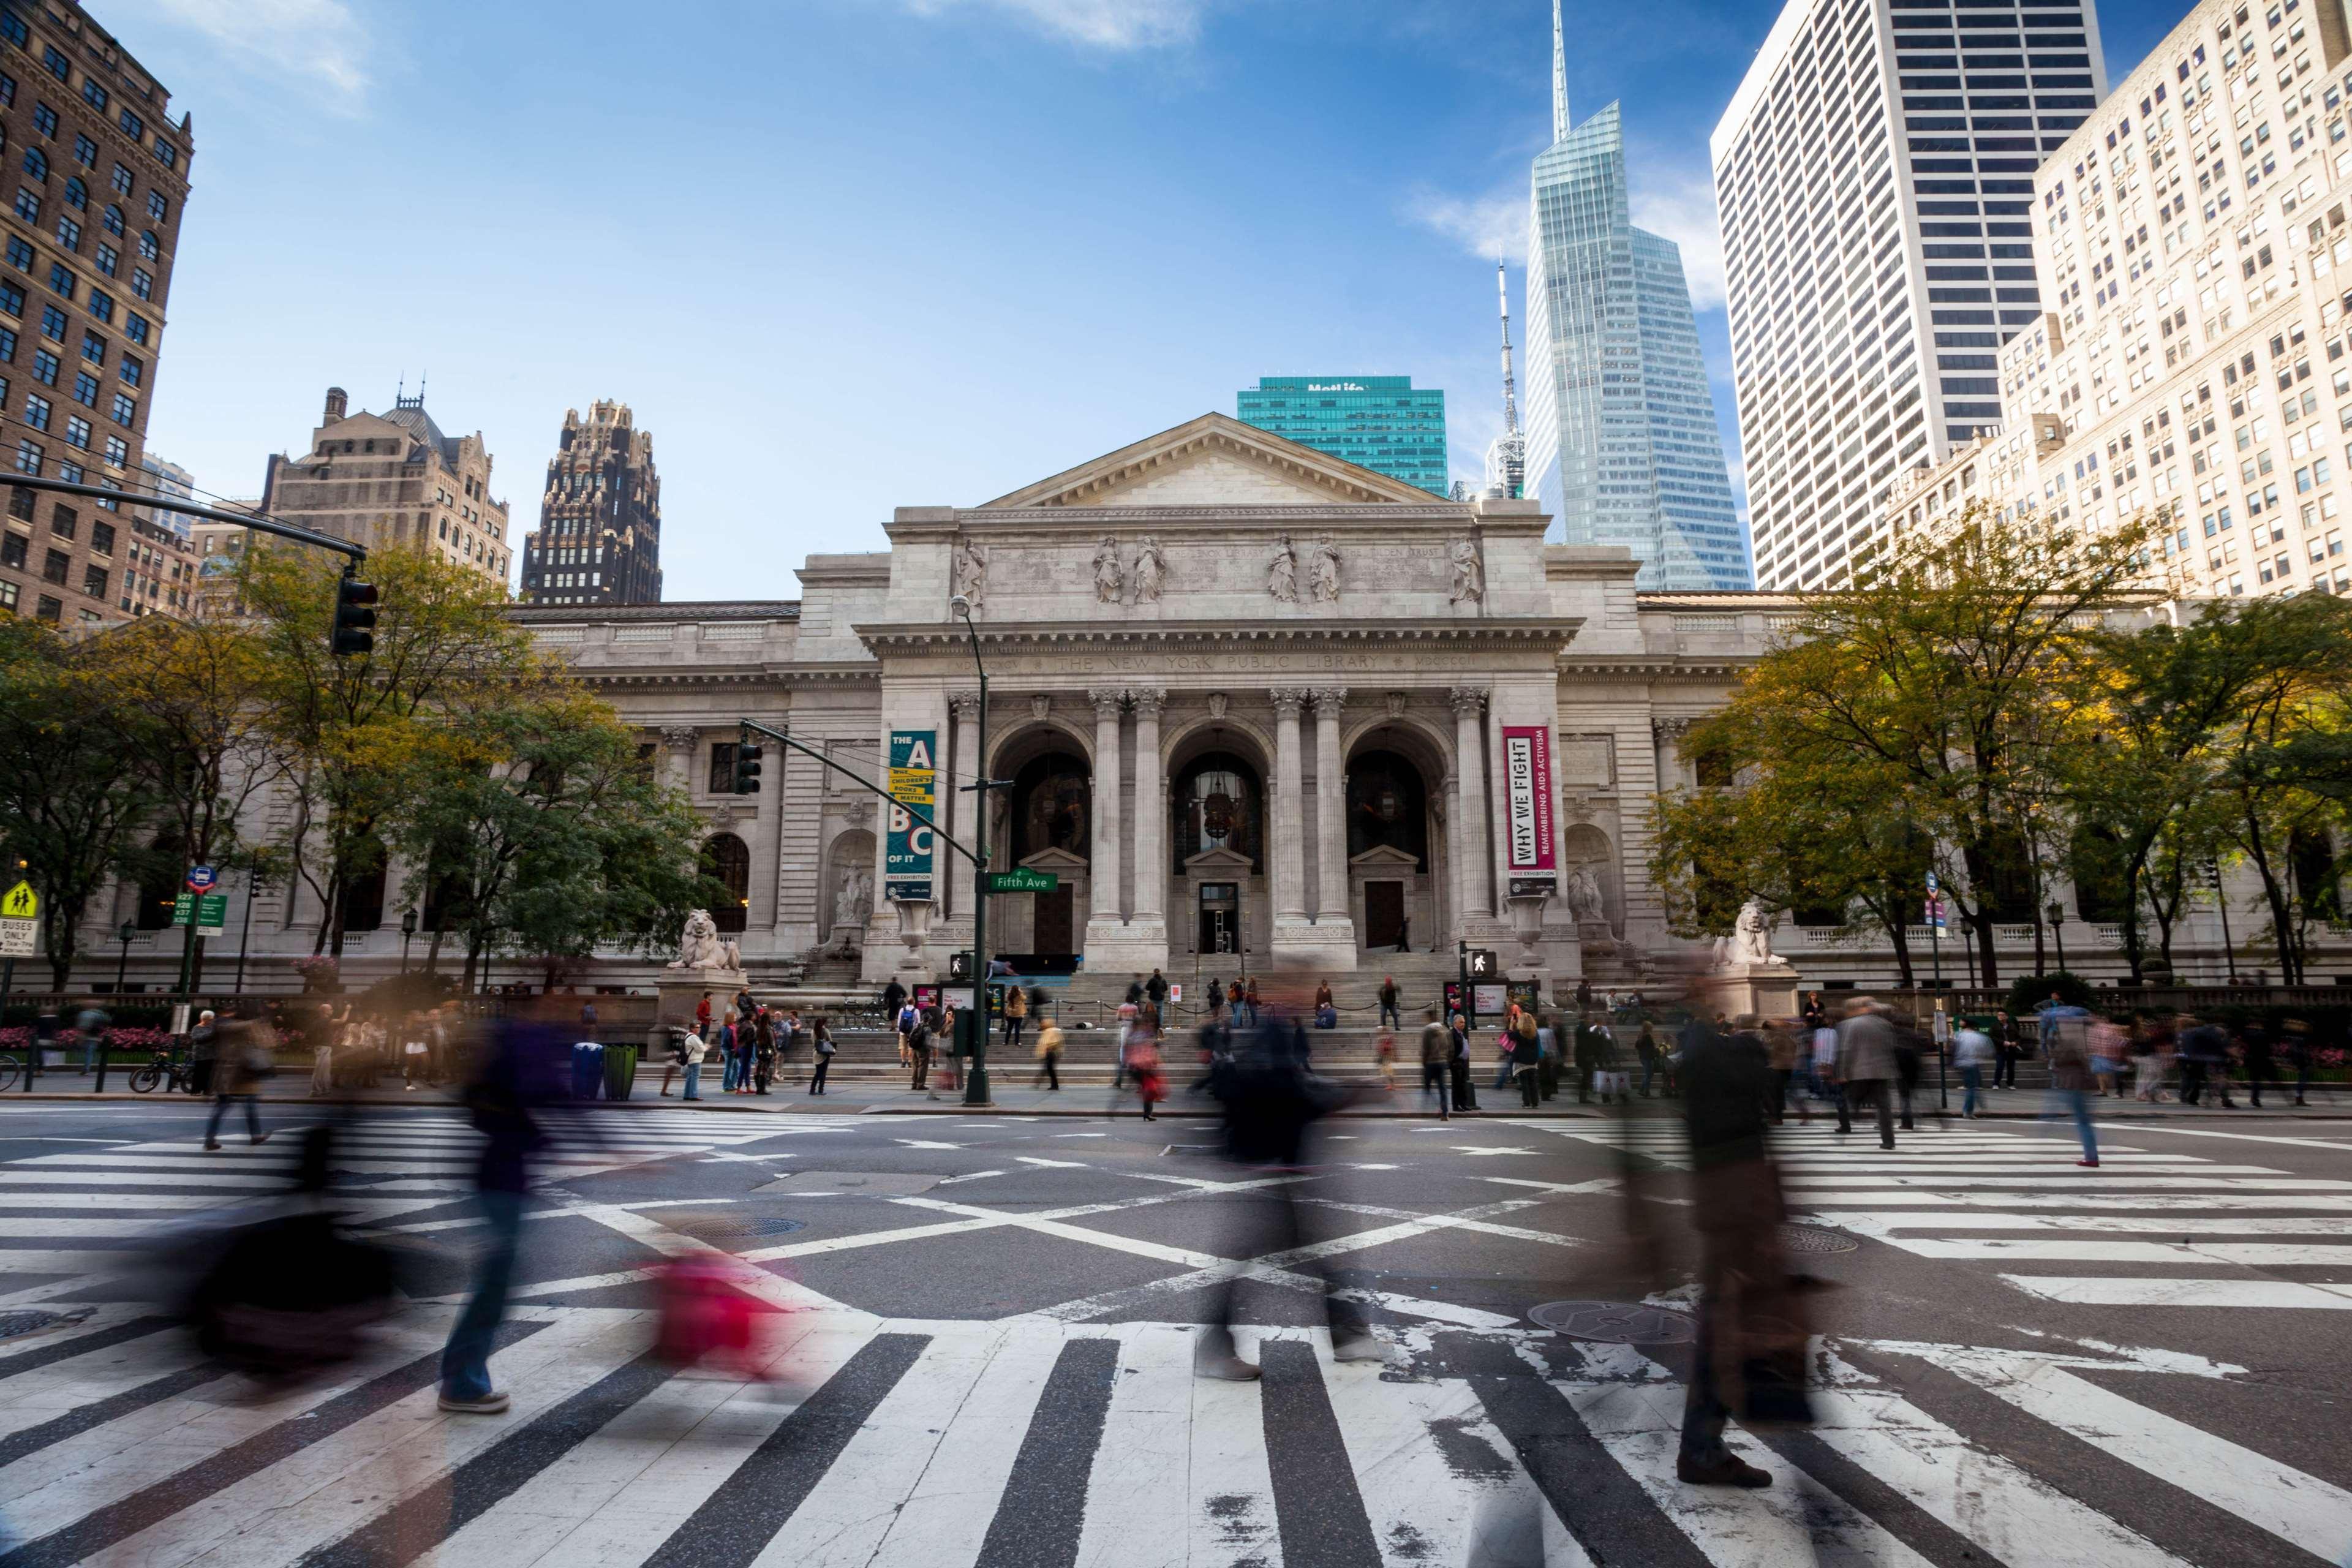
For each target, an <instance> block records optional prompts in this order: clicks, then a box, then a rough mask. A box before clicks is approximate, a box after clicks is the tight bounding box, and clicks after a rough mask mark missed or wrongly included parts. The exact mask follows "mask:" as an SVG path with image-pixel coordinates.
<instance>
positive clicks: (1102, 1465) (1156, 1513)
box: [1076, 1325, 1265, 1568]
mask: <svg viewBox="0 0 2352 1568" xmlns="http://www.w3.org/2000/svg"><path fill="white" fill-rule="evenodd" d="M1194 1339H1195V1336H1194V1333H1193V1331H1191V1330H1189V1329H1180V1328H1173V1327H1169V1326H1164V1325H1153V1326H1151V1327H1149V1328H1146V1329H1144V1330H1142V1331H1140V1332H1138V1333H1135V1334H1133V1335H1130V1336H1127V1337H1125V1338H1123V1339H1122V1342H1121V1343H1120V1346H1119V1357H1118V1367H1119V1371H1118V1381H1117V1382H1116V1383H1115V1384H1112V1386H1111V1395H1110V1408H1109V1410H1108V1413H1107V1414H1106V1415H1105V1416H1104V1420H1103V1433H1102V1441H1101V1443H1100V1444H1099V1445H1098V1446H1097V1448H1096V1450H1095V1455H1096V1457H1095V1463H1094V1469H1093V1473H1092V1476H1091V1478H1090V1479H1089V1480H1088V1483H1087V1511H1086V1518H1085V1520H1084V1521H1082V1523H1081V1525H1080V1527H1079V1532H1078V1553H1077V1564H1076V1568H1186V1559H1187V1558H1188V1557H1189V1556H1190V1552H1189V1550H1188V1548H1189V1545H1190V1542H1191V1537H1192V1495H1191V1493H1192V1489H1191V1487H1190V1486H1189V1485H1188V1484H1187V1478H1188V1474H1189V1470H1190V1460H1191V1450H1192V1440H1191V1434H1190V1433H1188V1432H1187V1431H1186V1430H1185V1426H1186V1425H1187V1423H1186V1416H1187V1415H1189V1414H1190V1412H1191V1410H1192V1382H1193V1379H1192V1348H1193V1343H1194ZM1233 1440H1234V1442H1236V1443H1238V1444H1252V1443H1255V1444H1261V1445H1262V1444H1263V1443H1264V1442H1265V1433H1264V1429H1263V1428H1260V1430H1259V1431H1258V1432H1256V1433H1249V1432H1237V1433H1235V1434H1234V1438H1233Z"/></svg>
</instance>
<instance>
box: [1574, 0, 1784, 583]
mask: <svg viewBox="0 0 2352 1568" xmlns="http://www.w3.org/2000/svg"><path fill="white" fill-rule="evenodd" d="M1531 184H1532V189H1531V193H1530V199H1529V203H1528V310H1527V321H1528V436H1527V443H1528V457H1527V476H1528V477H1527V487H1528V488H1527V493H1528V495H1529V496H1530V497H1533V498H1534V499H1536V500H1540V501H1542V502H1543V503H1544V504H1545V505H1546V506H1548V507H1549V508H1550V509H1551V513H1552V517H1553V519H1554V521H1555V524H1556V527H1557V530H1558V533H1557V537H1559V538H1560V539H1562V540H1564V541H1565V542H1568V543H1570V544H1618V545H1623V546H1625V547H1626V548H1628V549H1630V550H1632V551H1633V556H1634V559H1635V560H1637V561H1639V562H1641V563H1642V570H1641V574H1640V576H1639V577H1638V578H1637V579H1636V583H1637V585H1638V586H1640V587H1642V588H1644V589H1651V590H1662V591H1682V592H1691V591H1704V590H1708V589H1723V588H1735V589H1736V588H1746V587H1748V585H1749V584H1750V583H1751V581H1752V578H1751V575H1750V573H1749V571H1748V540H1747V531H1746V530H1745V529H1743V528H1742V527H1741V526H1740V522H1739V516H1738V511H1737V510H1736V509H1735V508H1734V506H1733V504H1732V497H1731V479H1730V476H1729V474H1728V473H1727V471H1726V469H1725V468H1724V461H1723V437H1722V435H1721V433H1720V432H1719V431H1718V430H1717V426H1716V421H1715V397H1714V395H1713V393H1711V392H1710V391H1709V390H1708V387H1707V383H1706V362H1705V361H1704V360H1703V359H1702V358H1701V357H1700V354H1699V346H1698V325H1697V322H1696V321H1695V320H1694V319H1693V318H1692V315H1691V301H1690V289H1689V286H1688V284H1687V283H1685V280H1684V277H1683V260H1682V252H1681V250H1680V249H1679V248H1678V247H1676V246H1675V243H1674V242H1673V241H1672V240H1669V239H1662V238H1660V237H1658V236H1656V235H1654V234H1651V233H1649V232H1648V231H1647V230H1645V229H1640V228H1636V227H1634V226H1633V219H1632V216H1631V204H1630V202H1629V201H1628V198H1627V195H1626V189H1625V137H1624V129H1623V125H1622V121H1621V119H1620V117H1619V114H1618V110H1617V105H1616V104H1614V103H1612V104H1610V105H1609V106H1608V107H1607V108H1606V109H1603V110H1601V112H1599V113H1598V114H1595V115H1594V116H1592V118H1591V119H1590V120H1588V121H1585V122H1584V123H1583V124H1581V125H1578V126H1574V127H1571V126H1570V123H1569V114H1568V68H1567V56H1566V51H1565V47H1564V45H1563V41H1562V38H1561V34H1560V19H1559V3H1558V0H1553V5H1552V144H1551V145H1550V146H1549V147H1548V148H1546V149H1545V150H1544V151H1543V152H1542V153H1538V155H1537V157H1536V161H1535V172H1534V177H1533V180H1532V183H1531Z"/></svg>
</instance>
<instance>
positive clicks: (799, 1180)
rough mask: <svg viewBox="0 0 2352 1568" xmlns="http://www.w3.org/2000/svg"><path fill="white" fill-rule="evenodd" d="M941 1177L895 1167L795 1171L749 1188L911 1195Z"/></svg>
mask: <svg viewBox="0 0 2352 1568" xmlns="http://www.w3.org/2000/svg"><path fill="white" fill-rule="evenodd" d="M944 1179H945V1178H943V1177H940V1176H918V1175H913V1174H908V1173H899V1172H896V1171H794V1172H793V1173H792V1174H791V1175H789V1176H786V1177H785V1178H784V1179H783V1180H782V1181H780V1182H770V1183H769V1184H767V1185H766V1186H764V1187H753V1188H752V1189H751V1190H752V1191H753V1192H755V1193H792V1194H796V1195H801V1196H809V1195H813V1194H825V1193H829V1194H835V1195H837V1196H854V1197H875V1198H910V1197H913V1196H914V1195H915V1194H917V1193H928V1192H929V1191H930V1190H931V1189H932V1188H933V1187H936V1186H938V1185H939V1184H940V1182H941V1181H942V1180H944Z"/></svg>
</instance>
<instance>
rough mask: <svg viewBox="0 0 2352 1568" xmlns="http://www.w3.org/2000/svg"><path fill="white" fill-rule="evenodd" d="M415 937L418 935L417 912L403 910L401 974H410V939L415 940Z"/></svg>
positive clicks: (401, 923)
mask: <svg viewBox="0 0 2352 1568" xmlns="http://www.w3.org/2000/svg"><path fill="white" fill-rule="evenodd" d="M415 935H416V911H415V910H401V911H400V972H401V973H403V974H405V973H408V943H409V941H410V939H412V938H413V937H415Z"/></svg>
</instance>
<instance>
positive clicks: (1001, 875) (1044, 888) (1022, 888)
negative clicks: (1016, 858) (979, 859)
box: [988, 867, 1062, 893]
mask: <svg viewBox="0 0 2352 1568" xmlns="http://www.w3.org/2000/svg"><path fill="white" fill-rule="evenodd" d="M1061 885H1062V879H1061V878H1060V877H1059V876H1058V875H1056V874H1055V873H1054V872H1052V871H1032V870H1030V869H1029V868H1026V867H1024V868H1021V869H1020V870H1017V871H991V872H990V873H989V874H988V890H989V891H990V892H992V893H1050V892H1052V891H1053V890H1054V889H1056V888H1058V887H1060V886H1061Z"/></svg>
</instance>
